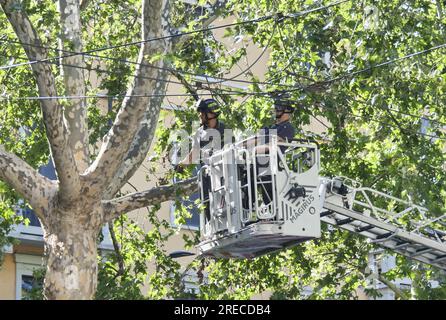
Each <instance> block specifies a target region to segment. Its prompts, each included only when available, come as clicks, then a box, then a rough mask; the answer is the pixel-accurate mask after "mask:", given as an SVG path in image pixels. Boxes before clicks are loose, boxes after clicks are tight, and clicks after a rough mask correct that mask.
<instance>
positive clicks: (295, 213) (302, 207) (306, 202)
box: [289, 194, 316, 223]
mask: <svg viewBox="0 0 446 320" xmlns="http://www.w3.org/2000/svg"><path fill="white" fill-rule="evenodd" d="M313 201H314V196H313V195H312V194H310V195H309V196H308V197H306V198H304V199H303V201H302V202H301V203H300V204H299V206H298V208H297V209H294V208H293V209H292V210H291V214H290V217H289V218H290V220H291V222H293V223H294V221H295V220H296V219H297V218H299V217H300V216H301V215H302V214H303V213H304V212H305V211H306V210H307V209H309V211H310V213H311V212H312V211H313V212H316V210H315V208H314V207H313V206H312V204H313ZM312 209H313V210H312Z"/></svg>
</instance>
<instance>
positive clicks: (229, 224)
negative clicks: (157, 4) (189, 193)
mask: <svg viewBox="0 0 446 320" xmlns="http://www.w3.org/2000/svg"><path fill="white" fill-rule="evenodd" d="M263 138H264V137H263ZM261 139H262V136H256V137H252V138H249V139H247V140H244V141H241V142H238V143H235V144H231V145H228V146H226V147H225V148H224V149H223V150H221V151H220V152H218V153H215V154H214V155H213V156H212V157H210V158H209V159H208V161H207V164H206V165H205V166H203V167H202V169H201V171H200V174H199V178H200V179H199V181H200V187H201V194H202V198H201V200H202V205H203V206H208V208H209V211H208V214H207V215H206V214H202V215H201V221H200V232H201V243H200V244H199V245H198V248H199V250H200V252H201V254H203V255H208V256H215V257H231V258H254V257H257V256H260V255H263V254H266V253H269V252H273V251H276V250H280V249H283V248H286V247H290V246H293V245H296V244H298V243H301V242H303V241H307V240H311V239H314V238H318V237H320V212H321V200H320V199H319V186H320V181H319V149H318V147H317V146H316V145H314V144H309V143H300V142H297V141H293V142H290V143H284V142H279V141H277V136H274V135H272V136H270V137H269V142H268V143H267V144H261V143H260V141H261ZM205 179H208V181H209V180H210V183H203V181H204V180H205ZM209 184H210V186H209ZM206 187H207V190H205V188H206ZM207 194H209V196H208V197H207Z"/></svg>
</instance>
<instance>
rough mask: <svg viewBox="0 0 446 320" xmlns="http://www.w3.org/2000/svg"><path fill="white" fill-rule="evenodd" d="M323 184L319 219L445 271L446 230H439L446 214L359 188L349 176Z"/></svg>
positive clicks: (378, 192)
mask: <svg viewBox="0 0 446 320" xmlns="http://www.w3.org/2000/svg"><path fill="white" fill-rule="evenodd" d="M351 182H353V183H351ZM322 183H323V184H324V185H325V186H326V192H325V197H324V198H325V199H323V198H322V200H323V208H324V210H323V211H322V212H321V215H320V217H321V221H322V222H325V223H328V224H330V225H333V226H335V227H338V228H342V229H345V230H348V231H350V232H353V233H356V234H360V235H362V236H364V237H366V238H368V239H370V242H372V243H376V244H378V245H379V246H381V247H384V248H386V249H389V250H391V251H393V252H396V253H399V254H402V255H404V256H406V257H408V258H411V259H414V260H418V261H421V262H424V263H427V264H430V265H434V266H436V267H439V268H441V269H444V270H446V232H445V231H441V230H439V229H440V228H443V229H444V226H445V220H446V219H445V217H446V215H440V216H438V217H429V216H430V215H429V212H428V210H427V209H426V208H424V207H421V206H417V205H414V204H412V203H410V202H408V201H404V200H401V199H398V198H395V197H392V196H389V195H387V194H385V193H382V192H380V191H376V190H373V189H370V188H365V187H361V186H360V185H359V183H357V182H354V181H352V180H350V179H348V178H343V177H339V178H335V179H332V180H325V181H324V182H322ZM349 184H350V185H349ZM340 189H342V190H340ZM388 208H392V210H389V209H388Z"/></svg>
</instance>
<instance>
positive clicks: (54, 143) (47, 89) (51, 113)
mask: <svg viewBox="0 0 446 320" xmlns="http://www.w3.org/2000/svg"><path fill="white" fill-rule="evenodd" d="M0 5H1V6H2V9H3V11H4V12H5V14H6V16H7V18H8V20H9V22H10V23H11V25H12V27H13V29H14V31H15V33H16V35H17V37H18V39H19V40H20V42H22V43H30V44H33V45H34V46H27V45H24V46H23V49H24V50H25V52H26V55H27V57H28V59H29V60H30V61H37V60H44V59H46V58H47V51H46V49H43V46H42V44H41V41H40V39H39V36H38V35H37V32H36V30H35V29H34V28H33V26H32V24H31V21H30V20H29V18H28V16H27V15H26V13H25V12H24V10H23V4H22V3H21V2H20V1H17V0H0ZM31 67H32V70H33V73H34V76H35V78H36V81H37V86H38V90H39V96H41V97H51V96H57V92H56V85H55V81H54V76H53V73H52V71H51V65H50V64H48V63H33V64H31ZM41 107H42V113H43V120H44V124H45V129H46V134H47V137H48V141H49V144H50V148H51V153H52V157H53V159H54V162H55V165H56V171H57V175H58V178H59V182H60V183H59V188H60V191H61V192H60V195H61V200H67V201H69V200H70V199H71V197H75V196H76V195H78V194H79V192H80V179H79V174H78V170H77V168H76V163H75V160H74V157H73V153H72V150H71V148H70V147H69V142H68V130H67V127H66V126H65V123H64V115H63V109H62V106H61V105H60V103H59V102H58V101H57V100H56V99H46V100H45V99H42V100H41Z"/></svg>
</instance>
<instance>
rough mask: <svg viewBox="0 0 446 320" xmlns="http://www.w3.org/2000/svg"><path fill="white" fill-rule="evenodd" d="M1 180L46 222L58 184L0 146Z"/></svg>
mask: <svg viewBox="0 0 446 320" xmlns="http://www.w3.org/2000/svg"><path fill="white" fill-rule="evenodd" d="M0 179H1V180H2V181H4V182H6V183H7V184H8V185H9V186H10V187H12V188H14V189H15V190H16V191H17V192H18V193H19V194H20V195H21V196H23V197H24V198H25V199H26V200H27V201H28V202H29V203H30V204H31V206H32V208H33V210H34V211H35V212H36V214H37V216H38V217H39V218H40V219H41V220H43V221H45V220H46V218H47V216H48V211H49V209H50V208H49V206H50V202H51V200H52V198H53V197H54V194H55V193H56V191H57V184H56V183H55V182H53V181H51V180H49V179H47V178H45V177H44V176H42V175H40V174H39V173H38V172H37V171H36V170H35V169H34V168H33V167H31V166H30V165H29V164H27V163H26V162H25V161H23V160H22V159H20V158H19V157H17V156H16V155H14V154H12V153H9V152H7V151H6V150H5V148H4V147H3V146H2V145H0Z"/></svg>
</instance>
